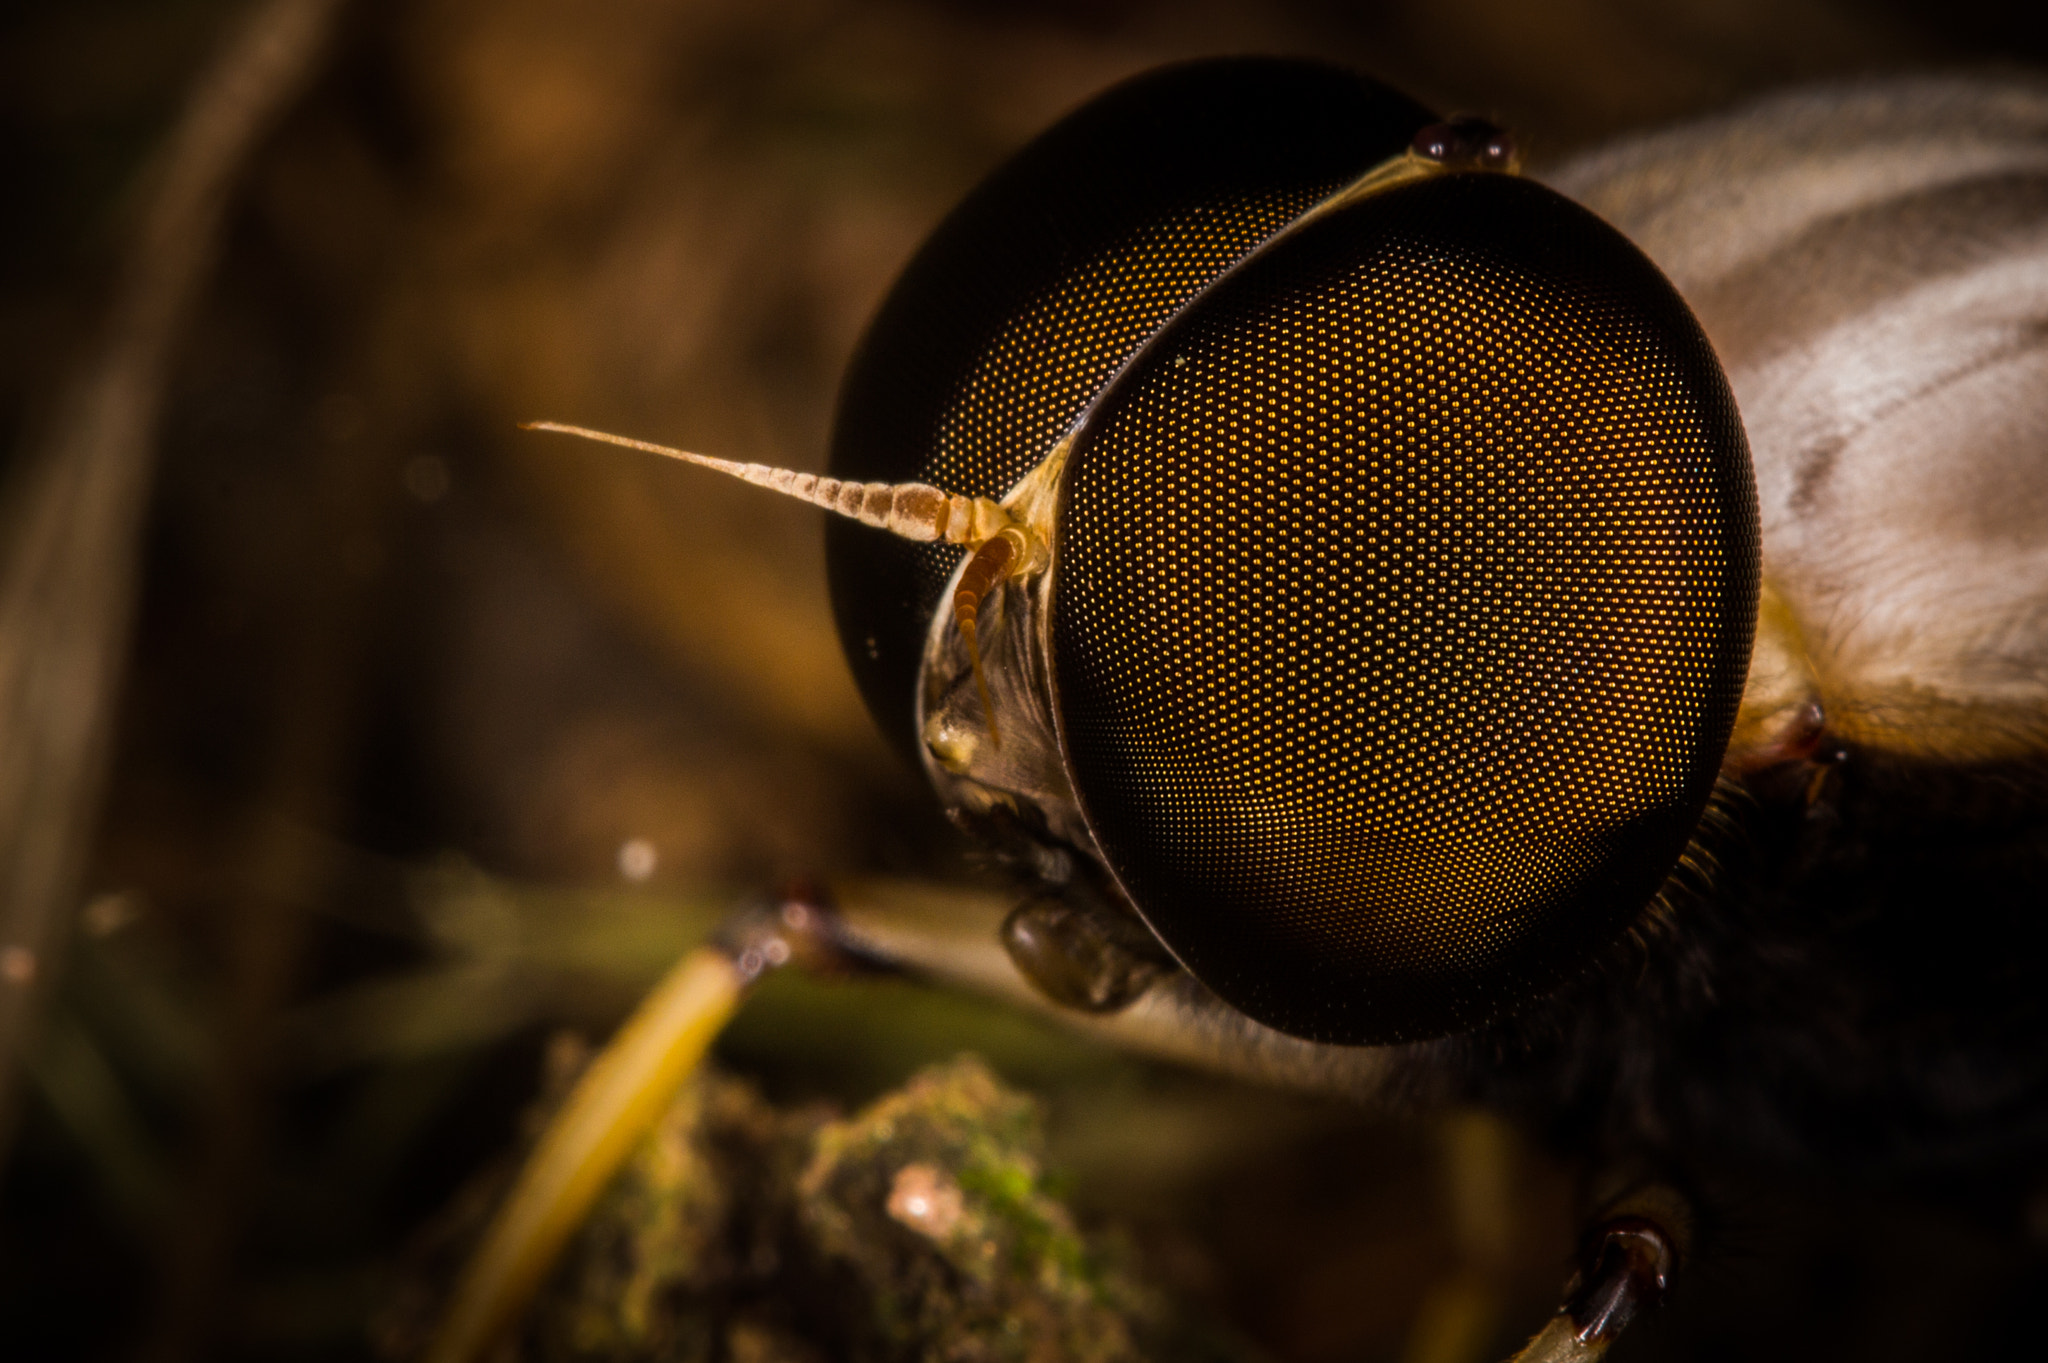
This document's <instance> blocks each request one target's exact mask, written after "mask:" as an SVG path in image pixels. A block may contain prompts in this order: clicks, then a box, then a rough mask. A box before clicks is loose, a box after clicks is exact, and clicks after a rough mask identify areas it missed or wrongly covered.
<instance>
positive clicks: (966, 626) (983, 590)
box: [953, 525, 1030, 748]
mask: <svg viewBox="0 0 2048 1363" xmlns="http://www.w3.org/2000/svg"><path fill="white" fill-rule="evenodd" d="M1029 551H1030V545H1029V543H1028V541H1026V540H1025V538H1024V532H1023V531H1022V530H1019V529H1018V528H1017V527H1016V526H1014V525H1009V526H1004V527H1003V528H1002V529H1001V530H1000V531H998V532H996V534H995V535H994V536H993V537H992V538H991V539H989V540H988V542H987V543H985V544H983V545H982V546H981V547H980V548H979V549H976V550H975V551H974V555H973V557H971V558H969V559H968V560H967V566H966V567H964V568H962V569H961V570H960V581H959V582H958V584H956V585H955V586H954V588H953V624H954V626H955V627H957V628H958V629H959V631H960V638H961V641H962V642H963V643H965V644H966V645H967V661H968V663H969V665H970V666H972V667H973V669H974V689H975V690H976V691H978V692H980V693H981V712H982V714H984V715H986V716H987V717H988V741H989V746H991V747H994V748H1000V747H1002V746H1003V736H1002V734H1001V732H1000V731H999V730H998V729H997V728H996V707H995V703H994V702H993V701H991V700H990V699H989V695H988V682H987V680H986V679H984V678H983V677H982V675H981V645H980V643H979V642H978V641H977V640H976V637H975V626H974V622H975V618H976V617H977V616H979V615H980V614H981V602H982V598H983V597H985V596H987V595H988V594H989V592H990V591H992V590H994V588H995V586H996V584H997V583H999V582H1001V581H1002V580H1003V579H1004V578H1006V577H1009V576H1010V575H1011V573H1012V572H1013V571H1014V570H1015V568H1016V567H1017V565H1019V564H1021V563H1023V562H1024V561H1025V560H1026V559H1027V558H1028V557H1029Z"/></svg>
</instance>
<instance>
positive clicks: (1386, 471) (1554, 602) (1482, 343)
mask: <svg viewBox="0 0 2048 1363" xmlns="http://www.w3.org/2000/svg"><path fill="white" fill-rule="evenodd" d="M1058 534H1059V541H1058V545H1057V549H1056V554H1057V557H1056V560H1055V565H1054V570H1053V571H1054V582H1053V587H1052V591H1053V606H1052V617H1051V626H1050V636H1049V637H1050V641H1051V648H1052V659H1051V662H1052V674H1053V682H1054V687H1055V693H1056V694H1055V712H1056V715H1057V718H1058V720H1059V724H1060V728H1061V742H1062V745H1063V749H1064V752H1065V756H1066V759H1067V762H1068V765H1069V770H1070V774H1071V776H1072V778H1073V781H1074V785H1075V788H1076V791H1077V793H1078V795H1079V798H1080V800H1081V804H1082V807H1083V810H1084V813H1085V815H1086V817H1087V819H1088V822H1089V826H1090V828H1091V830H1092V831H1093V832H1094V834H1095V835H1096V838H1097V840H1098V842H1099V844H1100V846H1101V848H1102V850H1103V853H1104V855H1105V857H1106V858H1107V860H1108V862H1109V864H1110V867H1111V869H1112V870H1113V872H1114V873H1115V875H1116V876H1117V878H1118V879H1119V881H1120V882H1121V883H1122V885H1123V887H1124V889H1125V890H1126V892H1127V893H1128V894H1129V896H1130V897H1131V899H1132V901H1133V902H1134V903H1135V904H1136V905H1137V906H1138V908H1139V910H1140V911H1141V912H1142V913H1143V914H1144V916H1145V918H1146V920H1147V922H1148V923H1149V924H1150V925H1151V926H1152V928H1153V930H1154V931H1155V932H1156V933H1157V934H1158V935H1159V937H1160V938H1161V940H1162V941H1164V942H1165V943H1166V945H1167V946H1168V947H1169V949H1171V950H1172V951H1173V952H1174V954H1175V955H1176V956H1177V957H1179V959H1180V960H1181V961H1182V963H1183V964H1184V965H1186V966H1187V967H1188V969H1189V970H1190V971H1192V973H1193V974H1194V975H1195V976H1196V977H1197V978H1198V979H1200V980H1202V981H1203V982H1204V983H1205V984H1207V985H1208V986H1209V987H1210V988H1211V989H1213V990H1215V991H1216V992H1217V993H1218V994H1219V995H1221V996H1222V998H1223V999H1224V1000H1226V1001H1227V1002H1229V1003H1230V1004H1232V1005H1234V1006H1235V1007H1237V1008H1238V1009H1239V1010H1241V1011H1243V1012H1245V1013H1247V1014H1249V1015H1250V1016H1252V1017H1253V1018H1256V1019H1258V1020H1260V1021H1262V1022H1265V1023H1267V1024H1268V1025H1270V1026H1273V1027H1276V1028H1279V1029H1281V1030H1283V1031H1287V1032H1291V1033H1294V1034H1296V1035H1300V1036H1305V1037H1309V1038H1313V1039H1316V1040H1322V1041H1330V1042H1345V1043H1377V1042H1390V1041H1401V1040H1410V1039H1418V1038H1423V1037H1428V1036H1433V1035H1440V1034H1444V1033H1447V1032H1451V1031H1455V1030H1462V1029H1466V1028H1470V1027H1473V1026H1477V1025H1482V1024H1484V1023H1486V1022H1488V1021H1490V1020H1492V1019H1495V1018H1498V1017H1500V1016H1503V1015H1505V1014H1507V1013H1509V1012H1511V1011H1513V1010H1514V1009H1516V1008H1518V1007H1520V1006H1521V1005H1523V1004H1525V1003H1526V1002H1528V1001H1529V1000H1531V999H1532V998H1534V997H1536V996H1538V995H1540V994H1541V993H1543V992H1545V991H1547V990H1549V989H1551V988H1552V987H1554V986H1555V985H1556V984H1557V983H1558V982H1559V981H1560V980H1561V979H1562V978H1563V977H1564V976H1566V975H1567V974H1569V973H1570V972H1572V971H1574V970H1576V969H1581V968H1584V966H1585V965H1586V964H1587V963H1588V962H1589V960H1590V958H1591V956H1592V955H1593V953H1595V952H1596V951H1597V950H1598V949H1599V947H1600V946H1601V945H1602V944H1603V943H1605V942H1606V941H1608V940H1609V939H1611V938H1612V937H1614V936H1615V935H1616V934H1617V933H1618V932H1619V931H1620V929H1621V928H1622V927H1623V926H1624V925H1625V924H1626V923H1627V922H1628V921H1629V920H1630V918H1631V917H1632V916H1633V915H1635V914H1636V913H1638V912H1639V911H1640V910H1641V909H1642V907H1643V905H1644V904H1645V903H1646V901H1647V900H1648V899H1649V898H1650V897H1651V896H1652V895H1653V894H1654V893H1655V892H1656V890H1657V888H1658V886H1659V884H1660V883H1661V882H1662V880H1663V878H1664V877H1665V876H1666V875H1667V874H1668V873H1669V871H1670V870H1671V868H1672V866H1673V864H1674V863H1675V861H1676V860H1677V858H1678V857H1679V855H1680V853H1681V852H1682V851H1683V849H1684V847H1685V845H1686V842H1687V840H1688V838H1689V837H1690V835H1691V832H1692V830H1693V828H1694V827H1695V825H1696V823H1697V821H1698V818H1699V816H1700V813H1701V811H1702V809H1703V807H1704V804H1705V801H1706V799H1707V796H1708V794H1709V792H1710V790H1711V788H1712V785H1713V782H1714V779H1715V775H1716V772H1717V769H1718V766H1719V762H1720V758H1721V755H1722V751H1723V749H1724V748H1725V746H1726V743H1727V738H1728V733H1729V728H1730V725H1731V723H1732V722H1733V718H1734V714H1735V708H1736V703H1737V701H1738V699H1739V696H1740V691H1741V686H1742V679H1743V673H1744V668H1745V665H1746V662H1747V657H1748V651H1749V637H1750V631H1751V629H1752V625H1753V621H1754V616H1755V609H1756V595H1757V589H1758V529H1757V513H1756V504H1755V493H1754V490H1753V486H1752V482H1751V474H1750V468H1749V456H1748V449H1747V446H1746V444H1745V442H1744V439H1743V434H1742V427H1741V424H1740V421H1739V419H1738V417H1737V414H1736V409H1735V404H1734V401H1733V399H1732V398H1731V396H1730V394H1729V391H1728V387H1727V383H1726V381H1725V379H1724V377H1723V375H1722V373H1721V370H1720V367H1719V364H1718V362H1717V361H1716V359H1715V357H1714V355H1713V352H1712V350H1711V349H1710V348H1709V346H1708V344H1707V341H1706V339H1705V337H1704V336H1703V335H1702V333H1701V332H1700V329H1699V327H1698V325H1697V324H1696V323H1695V321H1694V320H1693V318H1692V316H1691V314H1690V313H1689V312H1688V311H1687V309H1686V307H1685V305H1684V304H1683V303H1682V302H1681V301H1680V300H1679V298H1678V297H1677V295H1676V294H1675V293H1674V292H1673V290H1672V289H1671V287H1670V285H1669V284H1668V283H1667V282H1666V281H1665V280H1664V279H1663V277H1662V276H1661V275H1660V274H1659V273H1658V272H1657V270H1656V269H1655V267H1653V266H1652V265H1651V264H1650V263H1649V262H1648V261H1647V260H1645V259H1644V258H1643V257H1642V255H1641V254H1640V253H1638V252H1637V251H1636V250H1635V249H1634V248H1633V247H1632V246H1630V245H1629V244H1628V243H1627V242H1626V241H1625V240H1624V239H1622V238H1621V237H1620V236H1619V235H1618V234H1617V233H1615V232H1614V231H1613V230H1612V229H1610V228H1608V227H1607V226H1606V225H1605V224H1603V223H1601V222H1600V221H1599V220H1598V219H1596V218H1594V217H1593V216H1592V215H1591V214H1589V213H1587V212H1585V211H1584V210H1582V209H1580V208H1578V207H1576V206H1575V205H1573V204H1571V203H1569V202H1568V201H1566V200H1564V199H1562V198H1561V197H1559V196H1557V195H1556V194H1554V193H1552V192H1550V191H1549V190H1546V189H1544V188H1542V187H1541V186H1538V185H1535V184H1532V183H1529V182H1527V181H1522V180H1516V179H1513V178H1509V177H1504V176H1497V175H1456V174H1454V175H1447V176H1440V177H1437V178H1434V179H1430V180H1425V181H1423V182H1420V183H1417V184H1413V185H1409V186H1406V187H1403V188H1399V189H1395V190H1391V191H1388V192H1386V193H1383V194H1380V195H1376V196H1373V197H1371V198H1368V199H1364V200H1361V201H1359V202H1357V203H1355V204H1353V205H1351V206H1349V207H1347V208H1344V209H1342V210H1339V211H1336V212H1333V213H1330V214H1328V215H1325V216H1324V217H1323V218H1321V219H1319V220H1313V221H1310V222H1307V223H1305V224H1303V225H1302V226H1301V227H1300V228H1298V229H1297V230H1296V231H1294V232H1292V233H1290V234H1289V235H1287V236H1285V237H1282V238H1279V239H1277V240H1276V241H1274V242H1273V243H1272V244H1270V245H1269V246H1268V247H1266V248H1265V249H1264V250H1263V251H1262V252H1260V253H1259V254H1258V255H1257V256H1255V257H1253V258H1252V259H1251V260H1249V261H1247V262H1246V263H1245V264H1244V265H1243V266H1241V267H1240V268H1239V270H1238V271H1237V272H1235V273H1234V274H1232V275H1230V276H1227V277H1226V278H1224V279H1223V280H1222V281H1220V282H1219V283H1218V284H1217V285H1216V287H1215V288H1213V289H1212V290H1211V291H1210V292H1208V293H1207V294H1205V295H1203V297H1202V298H1201V299H1199V300H1198V301H1197V302H1196V303H1194V304H1193V305H1191V306H1190V307H1189V308H1188V309H1187V310H1186V311H1184V312H1183V313H1182V314H1181V315H1180V316H1179V317H1177V318H1176V319H1175V321H1174V322H1173V323H1172V324H1170V325H1169V326H1168V327H1166V328H1165V329H1163V330H1162V331H1161V333H1160V334H1159V335H1157V336H1155V337H1154V338H1153V340H1152V341H1151V342H1150V343H1149V344H1148V346H1147V348H1146V349H1145V351H1143V352H1142V353H1141V354H1140V356H1139V357H1138V359H1137V360H1135V361H1134V362H1133V365H1132V367H1131V368H1130V369H1129V370H1128V371H1127V372H1126V374H1125V376H1124V377H1123V378H1122V379H1120V380H1119V381H1118V383H1117V384H1116V385H1115V386H1114V387H1113V388H1112V389H1111V390H1110V391H1109V392H1108V393H1106V394H1105V395H1104V398H1103V399H1102V401H1101V403H1100V404H1099V405H1098V406H1097V407H1096V408H1095V409H1094V411H1093V412H1092V413H1091V415H1090V417H1089V418H1088V420H1087V422H1086V423H1085V425H1084V426H1083V428H1082V429H1081V431H1080V433H1079V434H1078V436H1077V440H1076V445H1075V450H1074V454H1073V457H1072V460H1071V463H1070V465H1069V469H1068V473H1067V481H1066V484H1065V487H1064V489H1063V492H1062V501H1061V507H1060V512H1059V523H1058Z"/></svg>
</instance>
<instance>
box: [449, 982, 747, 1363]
mask: <svg viewBox="0 0 2048 1363" xmlns="http://www.w3.org/2000/svg"><path fill="white" fill-rule="evenodd" d="M740 994H741V981H740V974H739V971H738V969H737V968H736V967H735V966H734V964H733V962H732V959H731V958H730V957H729V956H727V955H726V954H725V953H724V952H722V951H720V950H718V949H716V948H713V947H701V948H699V949H698V950H696V951H693V952H691V953H690V954H689V955H687V956H685V957H684V958H683V959H682V960H681V961H679V962H677V963H676V965H675V967H674V968H673V969H672V970H670V971H669V973H668V974H667V975H666V976H664V977H663V978H662V981H661V983H659V984H657V985H656V986H655V987H654V992H653V993H651V994H649V995H648V996H647V998H646V999H645V1001H643V1002H642V1003H641V1005H640V1007H639V1008H638V1009H637V1010H635V1012H634V1013H633V1016H631V1017H630V1018H628V1019H626V1022H625V1025H624V1026H622V1027H620V1028H619V1032H618V1035H617V1036H615V1037H613V1038H612V1041H611V1044H610V1045H609V1046H606V1047H605V1049H604V1051H603V1052H602V1053H601V1054H599V1056H598V1057H597V1059H596V1060H595V1061H593V1062H592V1063H591V1066H590V1068H589V1070H588V1071H586V1072H585V1074H584V1075H583V1077H582V1079H580V1080H579V1081H577V1084H576V1087H575V1090H574V1091H573V1092H571V1093H570V1095H569V1099H568V1101H567V1102H565V1103H564V1104H563V1105H562V1110H561V1111H560V1112H559V1113H557V1114H556V1116H555V1119H554V1121H553V1122H552V1123H550V1124H549V1126H548V1129H547V1131H546V1133H545V1134H543V1135H542V1136H541V1139H540V1144H539V1145H537V1146H536V1147H534V1151H533V1154H532V1155H531V1156H530V1157H528V1159H527V1161H526V1167H525V1168H523V1169H521V1170H520V1171H519V1181H518V1182H517V1183H516V1184H514V1185H513V1188H512V1192H511V1195H510V1196H508V1197H507V1198H506V1199H505V1203H504V1205H503V1206H501V1207H500V1208H499V1209H498V1215H497V1217H496V1219H495V1220H493V1221H492V1222H491V1225H490V1228H489V1229H488V1230H487V1231H485V1232H484V1238H483V1240H482V1242H481V1243H480V1244H479V1245H478V1246H477V1249H476V1251H475V1253H474V1254H473V1255H472V1256H471V1257H470V1260H469V1263H468V1264H467V1265H466V1266H465V1268H464V1270H463V1274H462V1278H461V1281H460V1282H459V1283H458V1284H457V1286H456V1289H455V1295H454V1297H453V1298H452V1299H451V1301H450V1302H449V1305H448V1308H447V1310H446V1312H445V1313H444V1314H443V1315H442V1317H441V1324H440V1328H439V1330H438V1331H437V1333H436V1334H435V1336H434V1342H433V1345H432V1347H430V1348H429V1349H428V1350H427V1353H426V1356H425V1358H426V1363H473V1360H475V1359H478V1358H481V1357H483V1356H484V1354H485V1352H486V1351H487V1350H489V1349H490V1348H491V1346H492V1345H493V1344H495V1343H496V1342H497V1340H498V1337H499V1335H500V1334H501V1333H502V1332H503V1331H504V1330H505V1328H506V1327H507V1326H509V1325H510V1324H511V1323H512V1322H513V1321H515V1320H516V1319H518V1317H519V1314H520V1312H521V1311H522V1310H524V1309H525V1306H526V1303H527V1302H528V1300H529V1299H530V1298H531V1297H532V1296H533V1294H534V1291H535V1289H536V1288H538V1287H539V1286H540V1284H541V1282H542V1281H543V1280H544V1279H545V1278H546V1276H547V1273H548V1270H549V1269H551V1268H552V1267H554V1263H555V1259H556V1257H557V1256H558V1255H559V1254H560V1253H561V1251H562V1246H563V1245H564V1244H566V1243H567V1242H568V1239H569V1236H570V1235H571V1234H573V1233H574V1232H575V1230H576V1228H577V1227H578V1226H580V1225H582V1224H583V1218H584V1216H585V1215H586V1214H587V1213H588V1212H589V1211H590V1205H591V1203H593V1202H595V1201H596V1200H597V1195H598V1194H599V1193H600V1192H602V1191H603V1190H604V1186H605V1185H606V1184H607V1183H609V1182H610V1181H611V1177H612V1175H613V1174H615V1173H617V1172H618V1169H619V1166H620V1165H621V1164H622V1163H624V1162H625V1159H626V1156H627V1155H628V1154H629V1153H631V1151H632V1149H633V1147H634V1146H635V1145H637V1144H638V1143H639V1142H640V1140H641V1138H642V1137H644V1136H645V1135H646V1134H647V1132H648V1131H649V1130H650V1129H651V1128H652V1127H653V1125H654V1122H655V1119H656V1118H657V1117H659V1116H660V1115H661V1113H662V1111H663V1109H665V1108H666V1107H667V1106H668V1104H669V1102H670V1101H671V1100H672V1099H673V1098H674V1096H675V1092H676V1090H677V1089H678V1088H680V1087H681V1086H682V1083H683V1081H684V1080H685V1079H687V1078H688V1077H689V1075H690V1071H691V1070H693V1069H695V1068H696V1065H697V1062H698V1061H699V1060H700V1059H702V1058H703V1055H704V1052H705V1050H706V1049H708V1048H709V1047H710V1045H711V1042H712V1040H713V1038H715V1037H716V1036H717V1035H718V1031H719V1029H720V1028H721V1027H723V1026H724V1025H725V1022H726V1019H728V1018H730V1017H731V1016H732V1013H733V1009H734V1008H735V1007H737V1006H738V1004H739V999H740Z"/></svg>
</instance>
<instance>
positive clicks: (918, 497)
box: [520, 421, 1011, 546]
mask: <svg viewBox="0 0 2048 1363" xmlns="http://www.w3.org/2000/svg"><path fill="white" fill-rule="evenodd" d="M520 429H522V430H527V431H555V432H557V433H559V434H562V435H575V436H581V437H582V438H583V439H585V440H599V441H603V442H604V443H605V444H607V445H623V446H625V447H626V448H627V449H629V450H645V451H646V452H647V453H649V454H659V455H664V456H666V457H667V458H670V459H680V460H682V461H683V462H684V463H687V464H698V465H701V466H702V467H704V468H707V469H716V470H717V471H718V472H720V473H724V474H730V475H731V476H732V477H734V478H737V479H739V480H740V481H741V482H743V483H752V484H753V485H754V486H755V487H765V488H767V489H768V490H769V491H771V492H780V493H782V494H784V495H785V496H789V497H795V498H797V499H798V500H799V501H805V502H809V503H810V504H811V505H812V506H821V507H823V508H825V510H827V511H836V512H838V513H839V514H840V515H842V516H850V517H852V518H853V519H854V520H857V521H859V522H860V523H861V524H862V525H872V526H874V527H875V528H876V529H877V530H886V531H888V532H889V533H890V534H892V535H899V536H901V537H902V538H904V539H907V540H917V541H919V542H921V543H928V542H930V541H932V540H937V539H943V540H947V541H949V542H951V543H953V544H965V545H969V546H979V545H981V544H984V543H986V542H987V541H988V540H989V539H990V538H991V537H992V536H994V535H995V534H997V533H998V532H1000V531H1001V530H1002V529H1003V528H1004V527H1006V526H1008V525H1010V524H1011V520H1010V514H1009V513H1008V512H1007V511H1005V510H1003V509H1002V507H1000V506H998V505H996V504H995V503H994V502H992V501H990V500H989V499H988V498H986V497H962V496H960V495H958V494H957V493H951V492H944V491H941V490H940V489H938V488H935V487H933V486H931V485H930V484H929V483H849V482H846V481H844V480H842V479H838V478H821V477H819V476H818V475H817V474H815V473H798V472H797V471H796V470H794V469H778V468H774V467H771V466H770V465H767V464H742V463H740V462H739V461H737V460H734V459H718V458H715V457H713V456H712V455H708V454H692V453H691V452H690V451H688V450H678V449H673V448H671V447H669V446H667V445H656V444H654V443H653V442H651V441H647V440H635V439H633V438H632V437H631V436H624V435H613V434H611V433H610V432H608V431H593V430H591V429H590V428H589V427H587V426H569V425H564V424H563V423H562V422H559V421H527V422H522V423H521V424H520Z"/></svg>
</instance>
